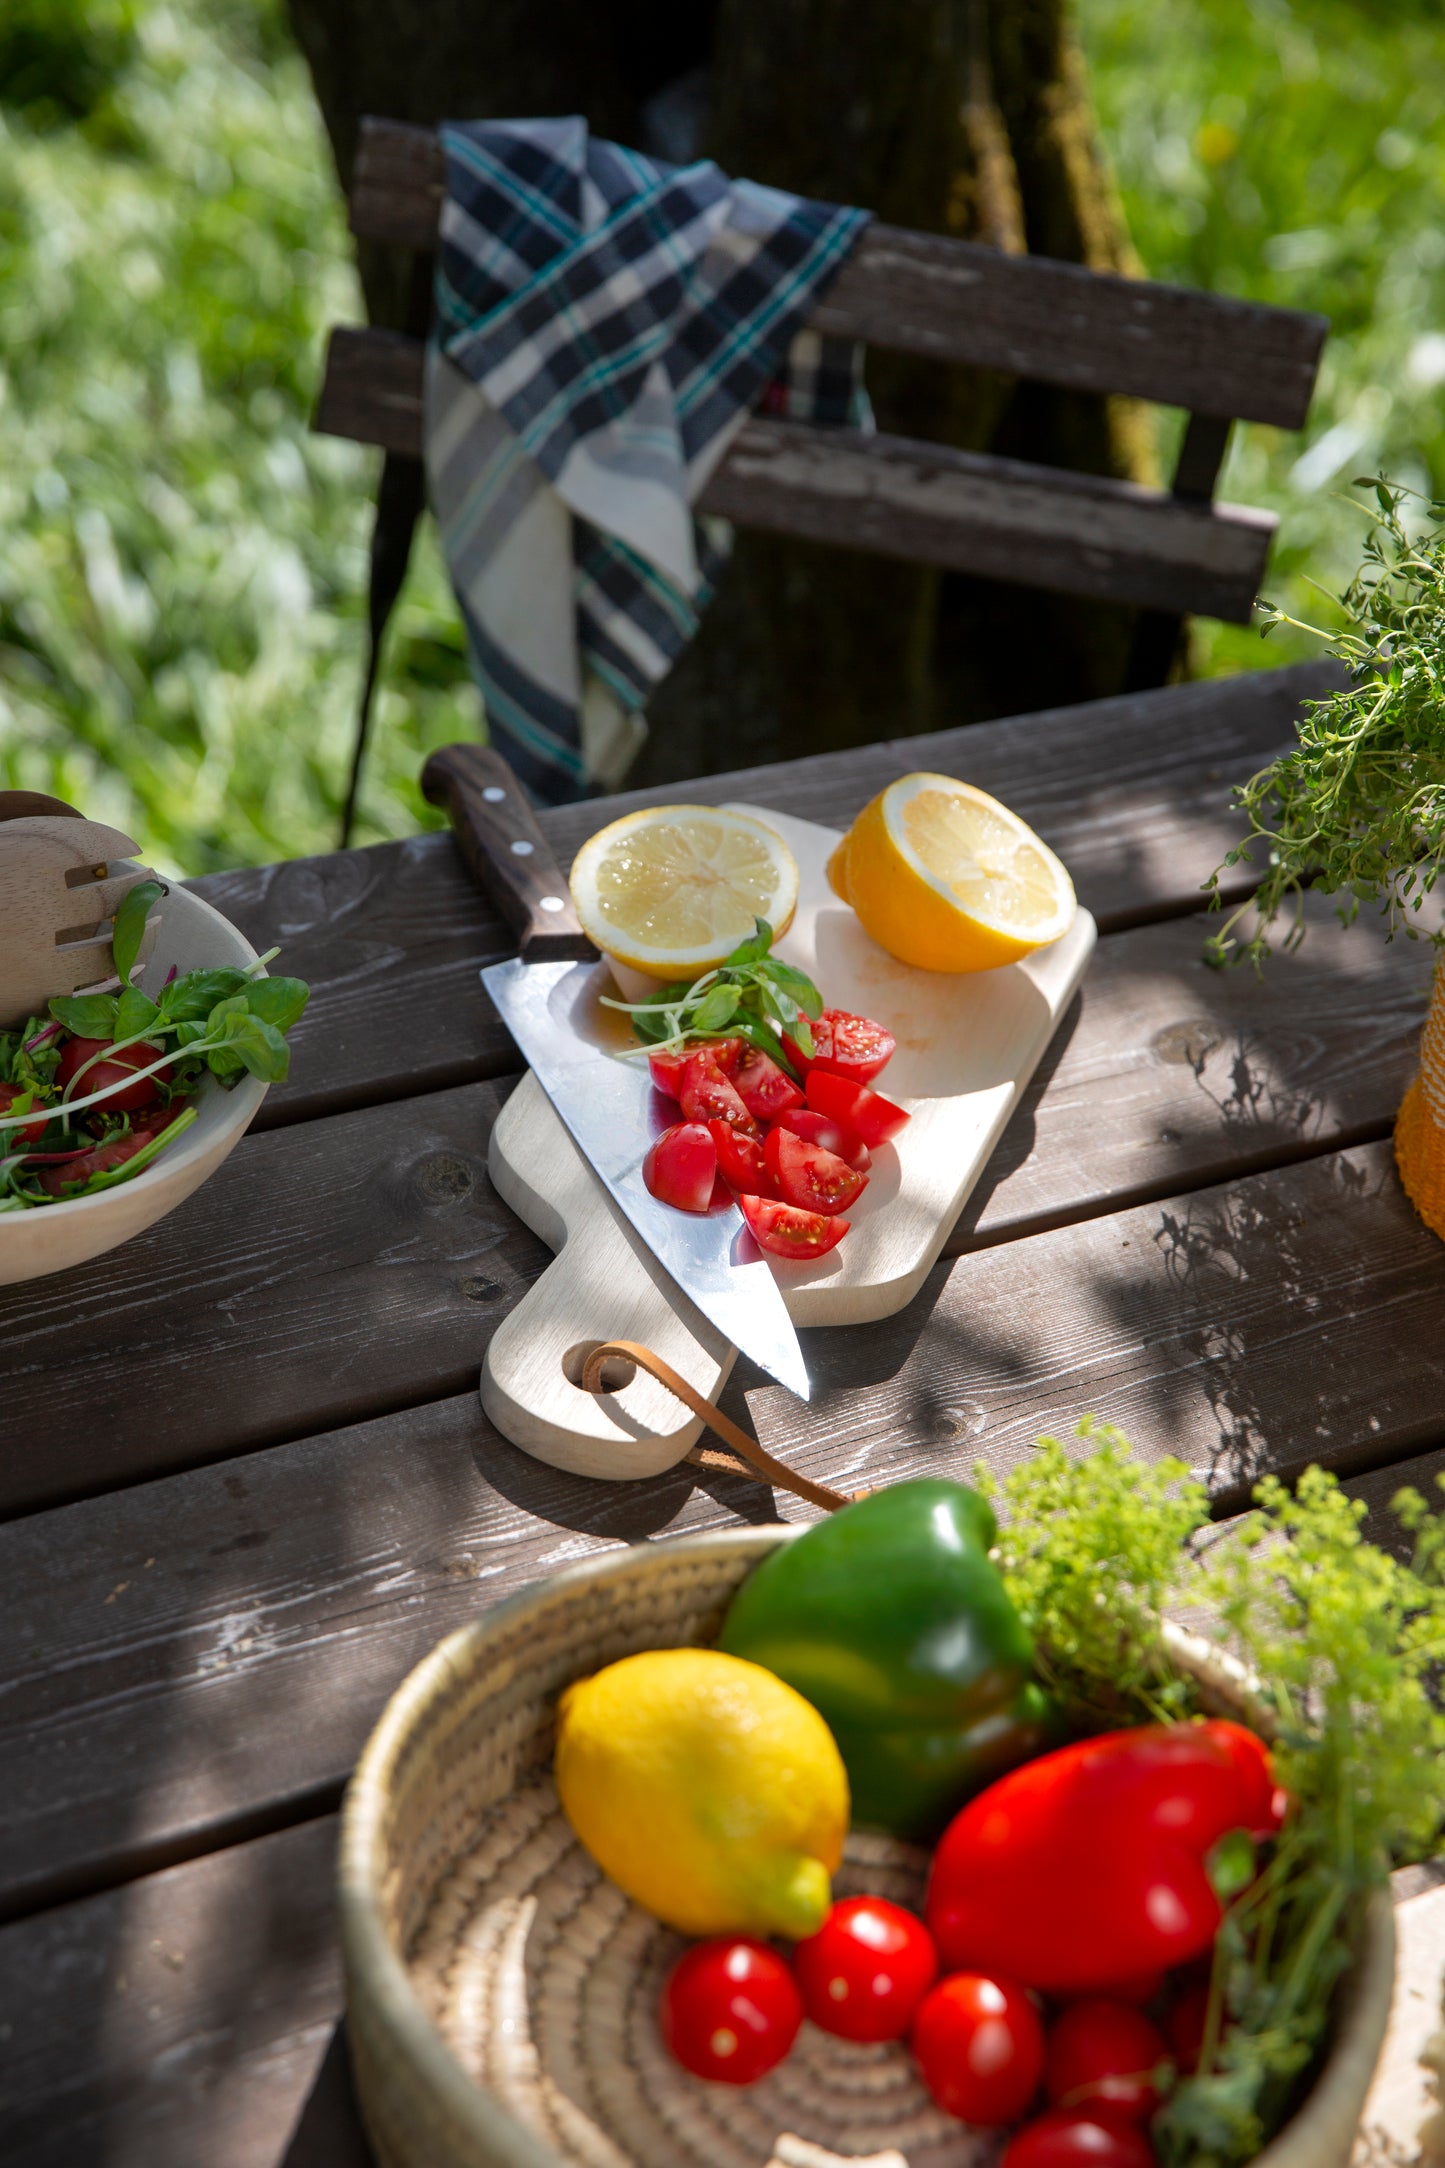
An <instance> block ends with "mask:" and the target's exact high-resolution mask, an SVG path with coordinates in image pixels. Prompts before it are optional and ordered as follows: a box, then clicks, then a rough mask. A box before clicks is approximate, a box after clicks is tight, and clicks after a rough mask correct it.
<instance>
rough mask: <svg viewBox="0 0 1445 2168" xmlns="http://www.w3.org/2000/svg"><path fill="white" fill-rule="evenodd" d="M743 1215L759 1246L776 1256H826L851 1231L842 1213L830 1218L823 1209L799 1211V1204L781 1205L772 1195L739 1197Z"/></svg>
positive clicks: (796, 1257)
mask: <svg viewBox="0 0 1445 2168" xmlns="http://www.w3.org/2000/svg"><path fill="white" fill-rule="evenodd" d="M738 1203H739V1205H740V1206H741V1207H742V1214H743V1218H744V1219H745V1220H746V1221H747V1223H748V1226H749V1227H750V1228H751V1230H752V1236H753V1240H754V1241H755V1242H756V1243H757V1245H758V1247H759V1249H764V1250H770V1251H771V1252H772V1254H773V1256H774V1257H791V1258H793V1259H794V1261H796V1260H797V1259H798V1258H800V1257H826V1256H827V1254H828V1252H829V1250H835V1249H836V1248H837V1247H838V1244H839V1243H840V1242H841V1241H842V1239H843V1237H844V1235H845V1234H847V1232H848V1222H847V1221H846V1220H845V1219H843V1218H842V1217H841V1216H839V1217H837V1218H833V1219H830V1218H829V1217H828V1216H827V1215H826V1214H824V1213H822V1212H800V1211H799V1210H798V1208H797V1206H796V1205H792V1204H779V1203H778V1202H777V1200H776V1199H775V1198H772V1197H750V1196H746V1195H744V1196H740V1197H739V1198H738Z"/></svg>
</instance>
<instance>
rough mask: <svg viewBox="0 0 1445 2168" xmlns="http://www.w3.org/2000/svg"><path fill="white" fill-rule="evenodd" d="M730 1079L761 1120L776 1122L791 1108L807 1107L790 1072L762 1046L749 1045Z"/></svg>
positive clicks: (751, 1110)
mask: <svg viewBox="0 0 1445 2168" xmlns="http://www.w3.org/2000/svg"><path fill="white" fill-rule="evenodd" d="M728 1076H729V1081H730V1083H731V1084H732V1087H733V1090H734V1091H735V1092H736V1093H737V1095H738V1097H739V1098H740V1099H741V1100H742V1103H743V1105H744V1106H745V1107H746V1108H747V1110H748V1112H749V1114H751V1115H752V1116H753V1117H754V1119H755V1120H757V1121H760V1122H775V1121H776V1120H777V1119H778V1116H779V1115H780V1114H786V1113H787V1111H788V1109H789V1108H790V1107H800V1106H801V1105H802V1104H803V1094H802V1092H801V1091H800V1090H799V1089H798V1087H797V1085H796V1084H795V1083H794V1082H793V1080H792V1078H791V1077H790V1076H789V1075H788V1072H787V1070H786V1069H780V1068H779V1067H778V1064H777V1063H776V1062H775V1061H774V1060H773V1059H772V1057H771V1056H770V1055H768V1054H765V1053H764V1052H763V1050H762V1048H761V1047H757V1046H746V1045H745V1046H744V1048H743V1050H742V1053H741V1054H740V1055H739V1057H738V1061H737V1065H736V1067H735V1068H733V1069H731V1070H730V1071H729V1072H728Z"/></svg>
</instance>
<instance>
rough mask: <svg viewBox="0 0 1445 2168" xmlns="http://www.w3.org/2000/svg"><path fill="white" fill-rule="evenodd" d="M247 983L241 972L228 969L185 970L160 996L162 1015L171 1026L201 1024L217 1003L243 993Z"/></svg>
mask: <svg viewBox="0 0 1445 2168" xmlns="http://www.w3.org/2000/svg"><path fill="white" fill-rule="evenodd" d="M248 983H249V981H248V980H247V978H246V974H245V972H244V971H235V970H232V969H231V968H229V967H225V968H222V969H218V970H214V971H188V972H187V973H186V975H185V977H184V978H183V979H172V981H171V983H170V985H169V986H166V987H163V988H162V990H161V994H160V1005H161V1014H162V1015H163V1016H165V1017H168V1018H169V1019H170V1021H171V1022H172V1023H173V1024H186V1023H192V1022H195V1021H200V1022H204V1021H205V1019H206V1018H207V1017H208V1016H209V1015H210V1013H211V1011H212V1009H214V1007H215V1006H216V1003H217V1002H218V1001H224V1000H225V999H226V998H227V996H228V995H230V994H236V993H242V992H244V990H245V988H246V986H247V985H248Z"/></svg>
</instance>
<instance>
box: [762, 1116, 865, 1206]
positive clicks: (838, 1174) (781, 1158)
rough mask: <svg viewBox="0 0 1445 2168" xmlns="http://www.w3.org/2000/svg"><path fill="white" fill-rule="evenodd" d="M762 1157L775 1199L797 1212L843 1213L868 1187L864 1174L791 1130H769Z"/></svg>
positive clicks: (844, 1160) (834, 1153) (833, 1153)
mask: <svg viewBox="0 0 1445 2168" xmlns="http://www.w3.org/2000/svg"><path fill="white" fill-rule="evenodd" d="M763 1157H764V1159H765V1160H766V1162H767V1168H768V1173H769V1174H770V1175H771V1176H772V1178H773V1184H774V1187H775V1188H776V1190H777V1193H778V1195H779V1196H780V1197H781V1198H782V1199H783V1202H784V1203H785V1204H795V1205H796V1206H797V1207H798V1209H799V1211H800V1212H823V1213H829V1212H846V1211H847V1210H848V1207H849V1206H850V1205H854V1204H856V1203H857V1202H858V1199H859V1198H860V1197H861V1196H862V1194H863V1192H864V1190H865V1189H866V1188H867V1187H868V1177H867V1175H866V1174H859V1173H858V1172H857V1171H856V1170H855V1169H854V1168H852V1167H850V1166H849V1164H848V1162H847V1160H846V1159H840V1158H839V1157H838V1155H837V1153H836V1152H825V1151H824V1149H823V1147H822V1145H821V1144H809V1143H808V1142H807V1140H806V1139H805V1138H803V1137H797V1136H794V1134H793V1132H792V1130H791V1129H770V1130H769V1131H768V1135H767V1142H766V1143H765V1144H764V1146H763Z"/></svg>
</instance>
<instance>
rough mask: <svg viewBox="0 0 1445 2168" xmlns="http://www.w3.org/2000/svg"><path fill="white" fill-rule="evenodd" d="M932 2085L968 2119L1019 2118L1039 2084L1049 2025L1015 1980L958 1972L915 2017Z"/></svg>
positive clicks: (951, 2110) (917, 2048) (918, 2049)
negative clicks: (1044, 2027)
mask: <svg viewBox="0 0 1445 2168" xmlns="http://www.w3.org/2000/svg"><path fill="white" fill-rule="evenodd" d="M913 2052H914V2054H915V2056H916V2057H917V2058H918V2068H919V2072H920V2074H921V2076H922V2078H923V2082H924V2084H925V2085H926V2086H927V2087H928V2090H929V2092H930V2093H932V2095H933V2097H934V2099H935V2100H936V2101H937V2102H938V2105H939V2107H940V2108H943V2109H945V2110H946V2112H947V2113H948V2114H949V2115H956V2116H958V2117H959V2118H960V2119H961V2120H962V2121H963V2122H965V2123H981V2124H983V2125H985V2126H989V2125H993V2124H996V2123H1013V2122H1016V2121H1017V2120H1018V2118H1019V2117H1020V2116H1021V2115H1022V2114H1023V2112H1024V2110H1025V2108H1027V2106H1028V2104H1029V2102H1030V2101H1031V2100H1032V2099H1033V2097H1034V2095H1035V2093H1036V2092H1037V2091H1038V2089H1039V2079H1040V2077H1041V2076H1042V2075H1043V2068H1044V2031H1043V2027H1042V2026H1041V2025H1040V2023H1039V2019H1038V2013H1037V2011H1036V2010H1035V2009H1034V2006H1033V2004H1032V2003H1031V2002H1030V2000H1029V1998H1028V1996H1027V1995H1026V1994H1025V1993H1024V1991H1023V1989H1022V1988H1021V1987H1015V1986H1014V1984H1013V1982H1012V1981H1011V1980H990V1979H986V1978H985V1977H984V1976H983V1974H982V1973H977V1972H953V1973H950V1974H949V1976H948V1978H947V1979H946V1980H940V1981H939V1983H938V1985H937V1987H935V1988H933V1989H932V1990H931V1991H930V1993H929V1994H927V1995H926V1996H925V1997H924V1999H923V2002H922V2004H921V2006H920V2008H919V2012H918V2015H917V2017H916V2018H915V2019H914V2021H913Z"/></svg>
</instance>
